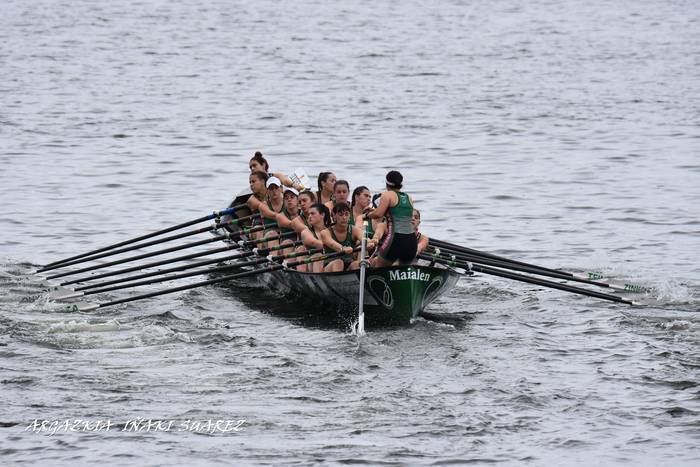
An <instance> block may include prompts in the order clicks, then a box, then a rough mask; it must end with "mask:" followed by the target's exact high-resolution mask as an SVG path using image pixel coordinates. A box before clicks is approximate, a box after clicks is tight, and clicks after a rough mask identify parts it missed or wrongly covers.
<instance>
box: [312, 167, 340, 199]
mask: <svg viewBox="0 0 700 467" xmlns="http://www.w3.org/2000/svg"><path fill="white" fill-rule="evenodd" d="M335 181H336V176H335V174H334V173H333V172H321V173H320V174H318V180H317V183H318V191H317V192H316V201H318V202H319V203H321V204H325V203H328V202H329V201H334V200H335V198H334V196H333V187H334V185H335Z"/></svg>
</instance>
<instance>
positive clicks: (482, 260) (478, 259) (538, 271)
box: [426, 251, 613, 289]
mask: <svg viewBox="0 0 700 467" xmlns="http://www.w3.org/2000/svg"><path fill="white" fill-rule="evenodd" d="M426 253H428V252H426ZM429 254H431V255H433V257H435V256H434V253H429ZM452 256H454V257H455V258H456V259H459V260H462V261H469V262H472V263H478V264H486V265H489V266H495V267H498V268H502V269H512V270H514V271H520V272H527V273H529V274H535V275H538V276H546V277H553V278H556V279H564V280H567V281H572V282H579V283H581V284H589V285H595V286H596V287H603V288H606V289H610V288H613V287H612V286H611V285H610V284H606V283H604V282H596V281H591V280H588V279H581V278H579V277H576V276H573V275H571V274H566V273H564V272H550V271H547V270H543V269H542V268H531V267H526V266H520V265H518V264H514V263H510V262H506V261H497V260H493V259H489V258H486V257H483V256H476V255H467V254H464V253H458V252H455V253H454V254H450V253H447V252H442V251H441V252H440V254H439V255H438V256H437V257H438V258H440V259H442V260H450V258H451V257H452Z"/></svg>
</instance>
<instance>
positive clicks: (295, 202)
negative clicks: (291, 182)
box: [277, 186, 300, 255]
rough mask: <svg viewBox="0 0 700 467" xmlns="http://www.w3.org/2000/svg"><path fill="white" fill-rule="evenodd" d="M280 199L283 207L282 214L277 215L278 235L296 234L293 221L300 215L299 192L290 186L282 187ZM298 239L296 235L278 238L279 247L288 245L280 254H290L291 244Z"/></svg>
mask: <svg viewBox="0 0 700 467" xmlns="http://www.w3.org/2000/svg"><path fill="white" fill-rule="evenodd" d="M282 199H283V201H284V206H283V207H282V212H280V213H278V214H277V225H278V226H279V232H280V235H283V234H288V233H291V232H296V230H295V229H294V220H295V219H297V218H298V217H299V214H300V211H299V192H298V191H297V190H295V189H294V188H292V187H290V186H287V187H284V194H283V195H282ZM298 237H299V236H298V235H294V236H291V237H290V236H287V237H284V238H280V240H279V241H280V244H281V245H290V246H289V248H285V249H283V250H282V251H281V252H280V254H281V255H286V254H289V253H291V252H292V250H293V244H294V242H295V241H296V240H297V239H298Z"/></svg>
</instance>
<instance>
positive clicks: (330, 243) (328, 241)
mask: <svg viewBox="0 0 700 467" xmlns="http://www.w3.org/2000/svg"><path fill="white" fill-rule="evenodd" d="M320 235H321V241H323V246H324V247H325V248H328V249H329V250H333V251H337V252H338V253H340V252H342V251H344V248H343V245H341V244H340V243H338V242H336V241H335V240H333V237H331V234H330V232H328V230H324V231H323V232H321V233H320Z"/></svg>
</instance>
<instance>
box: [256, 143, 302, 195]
mask: <svg viewBox="0 0 700 467" xmlns="http://www.w3.org/2000/svg"><path fill="white" fill-rule="evenodd" d="M248 167H249V168H250V172H251V173H253V172H265V173H266V174H267V176H268V177H277V178H278V179H279V180H280V181H281V182H282V184H283V185H284V186H289V187H292V188H295V189H296V190H303V189H304V187H303V186H301V185H300V184H298V183H294V182H293V181H292V179H291V178H289V177H287V176H286V175H285V174H283V173H282V172H274V173H273V172H270V164H268V162H267V159H265V157H263V155H262V153H261V152H260V151H255V155H254V156H253V157H251V158H250V161H248Z"/></svg>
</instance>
